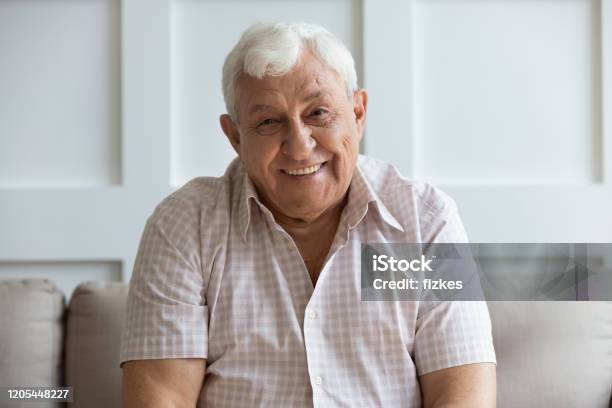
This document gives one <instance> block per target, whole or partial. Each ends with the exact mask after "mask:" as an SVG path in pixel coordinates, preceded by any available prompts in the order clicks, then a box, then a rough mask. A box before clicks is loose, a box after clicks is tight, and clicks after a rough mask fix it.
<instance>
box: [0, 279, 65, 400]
mask: <svg viewBox="0 0 612 408" xmlns="http://www.w3.org/2000/svg"><path fill="white" fill-rule="evenodd" d="M64 304H65V301H64V295H63V294H62V293H61V292H60V290H59V289H58V288H57V287H56V286H55V285H54V284H53V282H51V281H49V280H47V279H22V280H2V281H0V311H1V313H0V327H1V329H0V379H2V381H1V385H3V386H21V387H28V386H36V387H57V386H59V385H60V384H61V382H62V378H61V372H62V371H61V370H62V364H61V362H62V348H63V324H62V319H63V314H64ZM3 404H5V403H3ZM56 405H57V404H55V403H51V402H49V403H46V402H44V403H43V402H39V403H37V404H36V406H37V407H41V408H42V407H51V406H56ZM3 406H5V405H3ZM6 406H16V405H8V404H7V405H6Z"/></svg>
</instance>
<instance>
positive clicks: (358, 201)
mask: <svg viewBox="0 0 612 408" xmlns="http://www.w3.org/2000/svg"><path fill="white" fill-rule="evenodd" d="M240 176H241V178H242V185H241V186H240V188H241V192H240V195H239V197H240V198H239V200H240V202H239V203H238V205H239V213H238V216H239V223H240V231H241V232H242V238H243V240H245V241H246V236H247V232H248V229H249V225H250V224H251V217H252V203H253V202H254V203H256V204H257V205H258V206H259V207H260V209H261V210H262V212H263V213H265V216H268V217H271V220H272V221H273V222H274V217H273V216H272V213H271V212H270V210H268V209H267V208H266V207H265V206H264V205H263V204H262V203H261V201H260V200H259V195H258V194H257V190H256V189H255V186H254V185H253V181H252V180H251V178H250V177H249V176H248V174H247V172H246V170H245V169H244V167H243V166H242V165H241V166H240ZM239 184H240V183H239ZM348 195H349V196H348V201H347V204H346V207H345V208H344V211H343V214H342V217H343V218H344V219H345V220H346V222H347V225H348V227H349V228H350V229H353V228H355V227H356V226H357V225H358V224H359V223H360V222H361V220H362V219H363V218H364V217H365V215H366V213H367V212H368V210H369V209H370V203H372V204H373V206H372V208H373V209H374V210H375V211H376V212H377V213H378V214H379V215H380V217H381V218H382V220H383V221H384V222H386V223H387V224H389V225H390V226H391V227H393V228H395V229H397V230H399V231H402V232H404V228H403V227H402V225H401V224H400V223H399V222H398V221H397V219H396V218H395V217H393V215H391V212H389V210H388V209H387V207H386V206H385V204H384V203H383V202H382V201H381V199H380V198H379V197H378V195H377V194H376V192H375V191H374V189H373V188H372V186H371V185H370V183H369V182H368V180H367V179H366V177H365V176H364V174H363V171H362V169H361V168H360V166H359V164H357V165H356V166H355V171H354V173H353V178H352V179H351V184H350V185H349V191H348Z"/></svg>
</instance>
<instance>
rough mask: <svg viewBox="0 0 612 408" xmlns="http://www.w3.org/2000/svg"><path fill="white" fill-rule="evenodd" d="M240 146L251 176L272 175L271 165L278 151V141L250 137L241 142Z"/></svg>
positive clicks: (262, 176)
mask: <svg viewBox="0 0 612 408" xmlns="http://www.w3.org/2000/svg"><path fill="white" fill-rule="evenodd" d="M240 147H241V156H242V159H243V161H244V162H245V163H246V165H247V168H248V170H249V172H250V174H251V177H257V178H268V177H270V176H271V175H272V174H270V173H271V172H272V171H273V170H272V169H271V167H272V163H273V161H274V159H275V158H276V156H277V154H278V151H279V145H278V143H276V142H275V141H274V140H270V139H265V140H264V139H263V138H250V139H249V142H247V143H242V144H241V145H240Z"/></svg>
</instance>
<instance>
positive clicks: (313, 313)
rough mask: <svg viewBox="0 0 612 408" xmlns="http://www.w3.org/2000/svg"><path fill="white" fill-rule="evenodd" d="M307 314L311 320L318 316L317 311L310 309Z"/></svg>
mask: <svg viewBox="0 0 612 408" xmlns="http://www.w3.org/2000/svg"><path fill="white" fill-rule="evenodd" d="M306 314H307V315H308V318H309V319H310V320H314V319H316V318H317V312H315V311H314V310H309V311H308V312H307V313H306ZM317 378H318V377H317Z"/></svg>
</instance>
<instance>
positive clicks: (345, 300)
mask: <svg viewBox="0 0 612 408" xmlns="http://www.w3.org/2000/svg"><path fill="white" fill-rule="evenodd" d="M348 194H349V197H348V201H347V204H346V207H345V208H344V211H343V213H342V216H341V220H340V223H339V226H338V230H337V233H336V236H335V238H334V241H333V243H332V247H331V249H330V252H329V254H328V257H327V259H326V261H325V264H324V266H323V269H322V270H321V274H320V275H319V278H318V281H317V283H316V286H315V287H313V285H312V281H311V279H310V276H309V273H308V270H307V269H306V266H305V264H304V262H303V261H302V259H301V257H300V254H299V252H298V249H297V247H296V245H295V243H294V241H293V240H292V238H291V237H290V236H289V234H287V233H286V232H285V231H284V230H283V229H282V228H281V227H280V226H279V225H278V224H276V222H275V221H274V218H273V216H272V214H271V212H270V211H269V210H268V209H267V208H266V207H265V206H264V205H263V204H262V203H261V202H260V201H259V200H258V196H257V192H256V190H255V188H254V186H253V184H252V182H251V180H250V179H249V177H248V176H247V174H246V173H245V170H244V167H243V166H242V164H241V162H240V161H239V160H238V159H236V160H234V161H233V162H232V163H231V164H230V166H229V167H228V169H227V171H226V173H225V175H224V176H222V177H219V178H207V177H201V178H196V179H193V180H192V181H190V182H189V183H187V184H186V185H185V186H183V187H182V188H180V189H179V190H178V191H176V192H175V193H173V194H172V195H170V196H169V197H167V198H166V199H165V200H163V201H162V202H161V204H159V206H158V207H157V208H156V210H155V212H154V213H153V215H152V216H151V217H150V218H149V219H148V221H147V224H146V227H145V230H144V233H143V236H142V240H141V243H140V247H139V250H138V255H137V259H136V263H135V265H134V271H133V274H132V278H131V281H130V291H129V296H128V312H127V320H126V326H125V330H124V333H123V341H122V347H121V362H124V361H128V360H140V359H163V358H183V357H200V358H205V359H206V376H205V380H204V386H203V387H202V390H201V393H200V399H199V404H200V405H199V406H206V407H232V408H233V407H249V408H252V407H307V406H316V407H341V406H342V407H372V406H379V407H383V406H384V407H399V406H402V407H418V406H420V404H421V394H420V388H419V383H418V376H419V375H422V374H425V373H429V372H432V371H435V370H440V369H443V368H448V367H453V366H457V365H463V364H470V363H476V362H493V363H495V353H494V350H493V344H492V338H491V323H490V320H489V314H488V310H487V307H486V304H485V303H483V302H475V301H473V302H459V301H455V302H443V303H440V304H439V305H437V306H436V307H434V308H421V307H419V302H417V301H414V302H406V301H386V302H385V301H370V302H366V301H361V300H360V299H361V294H360V287H361V286H360V284H361V281H360V277H361V275H360V259H361V258H360V257H361V244H362V243H368V242H397V243H400V242H404V243H419V242H423V243H428V242H466V241H467V237H466V234H465V231H464V228H463V226H462V224H461V221H460V219H459V217H458V214H457V209H456V206H455V203H454V202H453V200H452V199H450V198H449V197H448V196H447V195H445V194H444V193H442V192H441V191H439V190H437V189H436V188H434V187H432V186H430V185H428V184H425V183H413V182H410V181H408V180H406V179H404V178H403V177H401V176H400V175H399V173H398V172H397V170H396V169H395V168H394V167H393V166H391V165H389V164H386V163H383V162H380V161H378V160H374V159H371V158H368V157H365V156H359V158H358V165H357V167H356V170H355V173H354V175H353V178H352V180H351V184H350V187H349V191H348Z"/></svg>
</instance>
